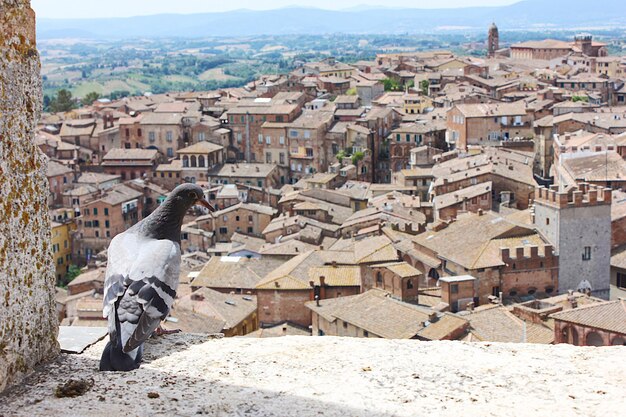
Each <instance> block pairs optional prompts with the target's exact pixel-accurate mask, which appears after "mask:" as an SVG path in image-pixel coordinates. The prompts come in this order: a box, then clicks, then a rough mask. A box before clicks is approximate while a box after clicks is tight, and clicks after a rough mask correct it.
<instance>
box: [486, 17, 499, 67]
mask: <svg viewBox="0 0 626 417" xmlns="http://www.w3.org/2000/svg"><path fill="white" fill-rule="evenodd" d="M498 49H500V35H499V33H498V27H497V26H496V24H495V23H492V24H491V26H490V27H489V39H488V41H487V58H493V57H495V56H496V51H497V50H498Z"/></svg>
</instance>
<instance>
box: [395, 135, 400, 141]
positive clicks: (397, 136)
mask: <svg viewBox="0 0 626 417" xmlns="http://www.w3.org/2000/svg"><path fill="white" fill-rule="evenodd" d="M396 142H400V134H399V133H397V134H396Z"/></svg>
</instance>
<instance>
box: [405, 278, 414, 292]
mask: <svg viewBox="0 0 626 417" xmlns="http://www.w3.org/2000/svg"><path fill="white" fill-rule="evenodd" d="M406 289H407V290H412V289H413V280H412V279H407V280H406Z"/></svg>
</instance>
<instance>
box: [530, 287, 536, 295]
mask: <svg viewBox="0 0 626 417" xmlns="http://www.w3.org/2000/svg"><path fill="white" fill-rule="evenodd" d="M536 292H537V288H533V287H530V288H529V289H528V295H535V293H536Z"/></svg>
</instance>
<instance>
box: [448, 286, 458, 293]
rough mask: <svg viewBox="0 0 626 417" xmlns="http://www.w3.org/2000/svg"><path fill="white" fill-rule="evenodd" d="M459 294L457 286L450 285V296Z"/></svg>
mask: <svg viewBox="0 0 626 417" xmlns="http://www.w3.org/2000/svg"><path fill="white" fill-rule="evenodd" d="M458 293H459V284H452V285H450V294H458Z"/></svg>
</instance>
